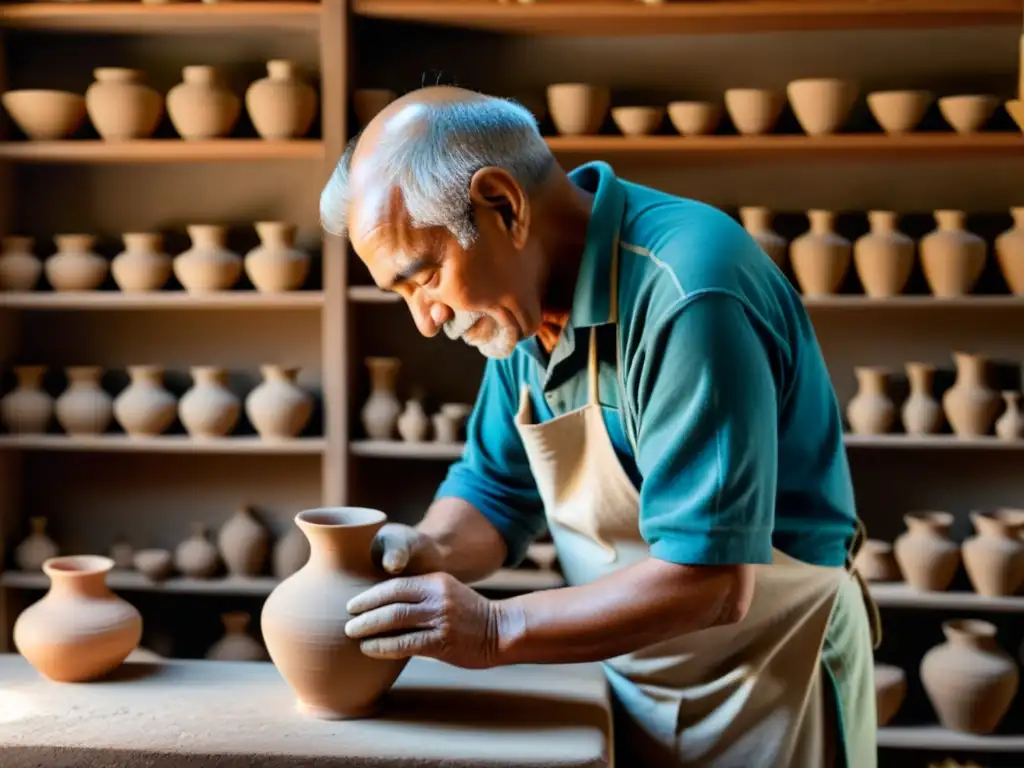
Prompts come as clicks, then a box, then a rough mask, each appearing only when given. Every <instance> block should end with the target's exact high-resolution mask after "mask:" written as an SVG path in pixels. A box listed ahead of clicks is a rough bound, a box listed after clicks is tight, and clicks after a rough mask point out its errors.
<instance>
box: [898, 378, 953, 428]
mask: <svg viewBox="0 0 1024 768" xmlns="http://www.w3.org/2000/svg"><path fill="white" fill-rule="evenodd" d="M906 371H907V381H908V382H909V384H910V394H909V395H908V396H907V399H906V400H904V401H903V407H902V409H901V410H900V416H901V418H902V421H903V429H904V430H905V431H906V433H907V434H908V435H934V434H936V433H937V432H939V431H940V430H941V429H942V423H943V415H942V406H941V405H939V401H938V400H936V399H935V396H934V395H933V394H932V389H933V387H934V382H935V366H934V365H931V364H930V363H907V364H906Z"/></svg>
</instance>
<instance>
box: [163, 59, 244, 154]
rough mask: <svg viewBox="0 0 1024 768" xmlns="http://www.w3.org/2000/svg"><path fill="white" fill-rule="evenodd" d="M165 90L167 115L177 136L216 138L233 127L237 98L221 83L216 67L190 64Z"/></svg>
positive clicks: (237, 103) (239, 107) (235, 118)
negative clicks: (180, 77) (177, 79)
mask: <svg viewBox="0 0 1024 768" xmlns="http://www.w3.org/2000/svg"><path fill="white" fill-rule="evenodd" d="M181 76H182V82H180V83H178V84H177V85H176V86H174V87H173V88H171V90H170V91H168V93H167V114H168V115H169V116H170V118H171V123H172V124H173V125H174V130H176V131H177V132H178V135H179V136H181V138H183V139H186V140H189V139H217V138H221V137H224V136H227V135H228V134H230V133H231V131H232V130H234V127H235V123H237V122H238V116H239V113H240V112H241V100H240V99H239V98H238V97H237V96H235V94H233V93H231V91H229V90H228V89H227V87H226V86H225V85H224V84H223V82H222V79H221V76H220V73H219V72H218V71H217V68H216V67H209V66H202V65H193V66H188V67H185V68H184V69H183V70H182V73H181Z"/></svg>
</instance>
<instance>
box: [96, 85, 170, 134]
mask: <svg viewBox="0 0 1024 768" xmlns="http://www.w3.org/2000/svg"><path fill="white" fill-rule="evenodd" d="M93 77H95V78H96V82H94V83H93V84H92V85H90V86H89V88H88V90H86V92H85V107H86V110H87V111H88V113H89V120H90V121H92V124H93V127H94V128H95V129H96V133H98V134H99V135H100V137H101V138H102V139H105V140H106V141H126V140H128V139H145V138H148V137H150V136H152V135H153V132H154V131H155V130H156V127H157V125H159V124H160V118H161V117H163V114H164V100H163V97H162V96H161V95H160V94H159V93H157V92H156V91H154V90H153V89H152V88H150V87H148V86H147V85H145V80H146V75H145V73H144V72H143V71H142V70H140V69H126V68H124V67H99V68H97V69H94V70H93Z"/></svg>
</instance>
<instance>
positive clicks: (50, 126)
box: [0, 88, 85, 141]
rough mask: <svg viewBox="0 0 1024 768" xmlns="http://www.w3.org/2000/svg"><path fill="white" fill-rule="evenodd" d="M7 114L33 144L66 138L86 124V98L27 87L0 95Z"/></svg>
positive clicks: (65, 92) (0, 101)
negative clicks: (34, 142)
mask: <svg viewBox="0 0 1024 768" xmlns="http://www.w3.org/2000/svg"><path fill="white" fill-rule="evenodd" d="M0 103H2V104H3V105H4V109H6V110H7V114H9V115H10V116H11V119H12V120H13V121H14V123H15V125H17V126H18V127H19V128H20V129H21V132H22V133H24V134H25V135H26V136H27V137H28V138H29V139H31V140H33V141H58V140H59V139H66V138H68V137H69V136H70V135H71V134H73V133H74V132H75V131H77V130H78V128H79V126H80V125H81V124H82V123H83V122H84V121H85V97H83V96H80V95H79V94H77V93H70V92H68V91H54V90H46V89H43V88H28V89H25V90H20V91H7V92H6V93H4V94H3V96H0Z"/></svg>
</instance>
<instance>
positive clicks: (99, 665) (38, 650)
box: [14, 555, 142, 683]
mask: <svg viewBox="0 0 1024 768" xmlns="http://www.w3.org/2000/svg"><path fill="white" fill-rule="evenodd" d="M113 567H114V561H113V560H111V559H110V558H109V557H100V556H97V555H78V556H73V557H56V558H53V559H51V560H47V561H46V562H45V563H44V564H43V571H44V572H45V573H46V575H47V576H49V577H50V589H49V591H48V592H47V593H46V594H45V595H44V596H43V598H42V599H41V600H39V601H38V602H36V603H33V604H32V605H30V606H29V607H28V608H26V609H25V610H24V611H23V612H22V613H21V615H19V616H18V619H17V621H16V622H15V623H14V645H15V647H16V648H17V649H18V652H19V653H21V655H22V656H24V657H25V659H26V660H27V661H28V663H29V664H31V665H32V666H33V667H35V669H36V671H38V672H39V673H40V674H41V675H43V676H44V677H46V678H48V679H50V680H54V681H56V682H62V683H77V682H85V681H87V680H93V679H95V678H98V677H101V676H103V675H105V674H106V673H108V672H110V671H112V670H114V669H116V668H117V667H118V666H120V664H121V662H123V661H124V660H125V659H126V658H127V657H128V654H129V653H131V652H132V651H133V650H135V648H136V647H137V646H138V644H139V641H140V640H141V639H142V616H141V615H140V614H139V612H138V611H137V610H136V609H135V608H134V607H133V606H132V605H131V604H129V603H128V602H126V601H125V600H123V599H121V598H120V597H118V596H117V595H115V594H114V593H113V592H111V591H110V588H109V587H108V586H107V582H106V578H107V573H108V572H109V571H110V569H111V568H113Z"/></svg>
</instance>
